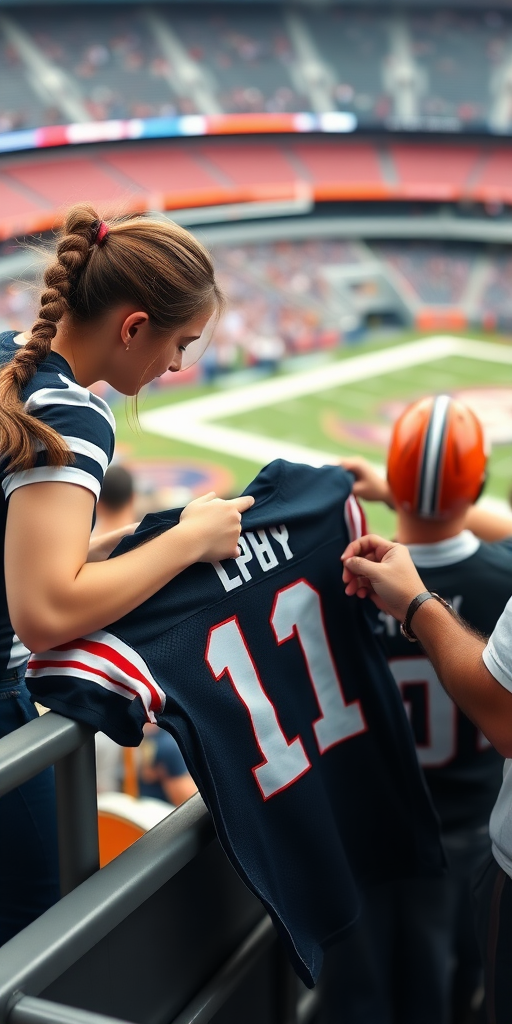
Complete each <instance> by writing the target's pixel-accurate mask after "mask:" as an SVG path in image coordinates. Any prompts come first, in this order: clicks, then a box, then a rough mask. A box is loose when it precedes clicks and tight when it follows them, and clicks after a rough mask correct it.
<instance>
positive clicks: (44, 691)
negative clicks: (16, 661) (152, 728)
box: [25, 629, 165, 747]
mask: <svg viewBox="0 0 512 1024" xmlns="http://www.w3.org/2000/svg"><path fill="white" fill-rule="evenodd" d="M25 678H26V682H27V686H28V689H29V691H30V693H31V695H32V698H33V700H36V701H39V703H40V704H42V705H43V707H47V708H50V709H51V710H52V711H58V712H59V714H61V715H66V716H67V717H68V718H74V719H76V720H77V721H79V722H85V723H86V724H87V725H92V726H93V728H95V729H100V730H101V732H104V733H106V734H107V736H110V738H111V739H112V740H114V742H115V743H120V744H121V746H125V747H132V746H133V747H135V746H138V745H139V743H140V742H141V740H142V737H143V727H144V724H145V722H152V723H154V724H156V721H157V716H158V715H159V714H161V713H162V712H163V710H164V708H165V693H164V691H163V689H162V688H161V686H160V685H159V683H158V682H157V680H156V679H155V678H154V676H153V674H152V672H151V669H150V667H149V665H148V663H147V662H146V661H145V660H144V658H143V657H142V656H141V655H140V654H138V653H137V651H135V650H134V649H133V647H130V646H129V644H126V643H124V641H123V640H120V639H119V638H118V637H116V636H115V635H114V634H112V633H109V632H107V631H106V630H103V629H102V630H98V632H96V633H90V634H89V635H88V636H85V637H81V638H80V639H78V640H73V641H71V642H70V643H66V644H61V645H60V646H59V647H55V648H54V649H52V650H50V651H44V652H41V653H40V654H32V655H31V657H30V659H29V663H28V667H27V672H26V677H25Z"/></svg>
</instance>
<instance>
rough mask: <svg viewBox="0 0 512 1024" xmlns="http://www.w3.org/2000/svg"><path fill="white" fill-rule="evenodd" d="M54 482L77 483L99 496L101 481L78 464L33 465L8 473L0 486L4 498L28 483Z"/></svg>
mask: <svg viewBox="0 0 512 1024" xmlns="http://www.w3.org/2000/svg"><path fill="white" fill-rule="evenodd" d="M41 483H55V484H77V485H78V486H79V487H85V488H86V489H87V490H88V491H92V493H93V494H94V495H95V497H96V498H99V495H100V490H101V483H100V481H99V480H97V479H96V477H95V476H92V474H91V473H86V472H85V470H83V469H79V468H78V466H35V467H34V469H24V470H22V471H21V472H19V473H9V474H8V476H6V477H5V478H4V479H3V480H2V487H3V489H4V494H5V497H6V499H7V498H8V497H9V495H10V494H12V492H13V491H16V490H17V489H18V487H26V486H27V485H28V484H41Z"/></svg>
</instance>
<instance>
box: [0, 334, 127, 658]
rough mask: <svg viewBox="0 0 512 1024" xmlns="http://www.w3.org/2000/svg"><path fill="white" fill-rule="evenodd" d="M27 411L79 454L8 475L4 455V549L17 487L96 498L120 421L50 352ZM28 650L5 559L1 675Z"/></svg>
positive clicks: (0, 534) (4, 339) (0, 582)
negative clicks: (80, 491) (10, 597)
mask: <svg viewBox="0 0 512 1024" xmlns="http://www.w3.org/2000/svg"><path fill="white" fill-rule="evenodd" d="M14 338H15V334H14V332H13V331H7V332H5V333H3V334H0V366H1V365H5V363H8V362H10V360H11V359H12V358H13V356H14V354H15V352H17V351H18V350H19V346H18V345H17V344H16V343H15V341H14ZM21 397H22V400H23V402H24V404H25V410H26V412H29V413H30V414H31V415H32V416H35V417H37V418H38V419H40V420H43V421H44V423H47V424H48V426H50V427H53V428H54V429H55V430H56V431H57V432H58V433H59V434H61V435H62V436H63V437H64V440H65V441H66V442H67V445H68V447H69V448H70V449H71V451H72V452H73V454H74V460H73V462H72V463H71V465H69V466H61V467H58V468H57V467H52V466H47V465H46V452H45V451H39V452H37V455H36V458H35V462H34V467H33V468H32V469H27V470H25V471H23V472H17V473H9V471H8V469H7V468H6V464H5V460H4V461H3V462H2V457H1V452H0V482H1V484H2V489H1V492H0V541H1V545H2V550H3V546H4V537H5V524H6V519H7V503H8V500H9V497H10V495H11V494H12V493H13V491H15V490H16V489H17V488H18V487H25V486H27V485H28V484H32V483H39V482H42V481H56V482H59V481H61V482H64V483H74V484H79V485H80V486H81V487H86V488H87V489H88V490H90V491H92V492H93V494H94V495H95V497H96V498H97V497H98V495H99V493H100V489H101V484H102V482H103V476H104V473H105V470H106V468H107V466H108V464H109V462H110V460H111V458H112V455H113V451H114V433H115V420H114V417H113V415H112V413H111V411H110V409H109V407H108V405H107V404H106V403H105V402H103V401H102V399H101V398H96V397H95V395H92V394H91V393H90V391H88V390H87V388H82V387H80V385H79V384H77V382H76V380H75V378H74V376H73V374H72V372H71V368H70V366H69V364H68V363H67V362H66V360H65V359H63V358H62V356H60V355H59V354H58V353H57V352H51V353H50V354H49V356H48V357H47V358H46V359H45V360H44V362H43V363H41V365H40V366H39V367H38V369H37V372H36V373H35V374H34V376H33V377H32V380H31V381H29V383H28V384H27V387H26V388H25V389H24V391H23V394H22V396H21ZM28 655H29V651H27V649H26V647H24V646H23V644H22V643H21V641H20V640H19V639H18V637H17V636H16V634H15V633H14V630H13V628H12V626H11V623H10V619H9V613H8V609H7V598H6V593H5V576H4V566H3V560H2V568H1V571H0V672H2V671H5V670H6V669H11V668H16V667H18V666H19V665H22V664H23V663H24V662H25V661H26V660H27V658H28Z"/></svg>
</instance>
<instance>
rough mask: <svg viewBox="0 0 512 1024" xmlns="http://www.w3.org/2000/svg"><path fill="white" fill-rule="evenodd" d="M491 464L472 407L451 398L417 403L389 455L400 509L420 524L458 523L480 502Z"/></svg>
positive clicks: (390, 475) (391, 483)
mask: <svg viewBox="0 0 512 1024" xmlns="http://www.w3.org/2000/svg"><path fill="white" fill-rule="evenodd" d="M486 462H487V456H486V451H485V442H484V435H483V430H482V425H481V423H480V420H479V419H478V418H477V416H475V414H474V412H472V410H471V409H470V408H469V407H468V406H467V405H465V404H464V403H463V402H459V401H457V400H456V399H453V398H449V397H448V395H438V396H437V397H435V398H432V397H430V398H422V399H420V401H418V402H413V404H412V405H409V406H408V407H407V409H405V411H404V412H403V413H402V415H401V416H400V417H399V418H398V420H397V421H396V423H395V425H394V428H393V434H392V437H391V444H390V447H389V452H388V483H389V486H390V489H391V493H392V495H393V498H394V501H395V505H396V507H397V509H402V510H403V511H404V512H407V513H409V514H412V515H414V516H418V517H420V518H421V519H437V520H440V519H441V520H443V519H444V520H446V519H454V518H456V517H457V516H460V515H461V514H463V512H464V511H465V509H466V508H467V507H468V506H469V505H472V504H473V502H475V501H476V500H477V498H478V496H479V494H480V492H481V490H482V487H483V485H484V482H485V467H486Z"/></svg>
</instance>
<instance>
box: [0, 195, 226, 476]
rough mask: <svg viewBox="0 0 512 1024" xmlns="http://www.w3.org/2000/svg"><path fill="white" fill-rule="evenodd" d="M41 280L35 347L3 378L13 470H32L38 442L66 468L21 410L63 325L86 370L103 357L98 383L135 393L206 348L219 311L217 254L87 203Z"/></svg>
mask: <svg viewBox="0 0 512 1024" xmlns="http://www.w3.org/2000/svg"><path fill="white" fill-rule="evenodd" d="M44 281H45V285H46V287H45V290H44V291H43V293H42V295H41V299H40V309H39V315H38V318H37V320H36V321H35V323H34V324H33V326H32V330H31V336H30V339H29V341H28V342H27V344H26V345H24V346H21V347H20V349H19V351H18V352H16V355H15V356H14V358H13V359H12V360H11V361H10V362H9V363H8V364H7V366H5V367H4V368H3V369H2V370H1V372H0V447H1V449H2V452H3V454H4V456H5V455H6V456H7V457H8V458H9V459H10V465H11V466H12V468H20V469H22V468H27V467H28V465H30V464H31V461H33V450H34V442H39V443H42V444H43V446H44V447H45V448H46V450H47V453H48V461H49V464H50V465H59V464H62V463H63V462H66V461H67V455H66V450H65V447H64V445H63V442H62V440H61V439H59V437H58V435H57V434H56V433H55V431H52V430H51V429H50V428H49V427H47V426H46V425H45V424H42V423H41V424H39V426H36V425H34V417H31V416H27V415H26V414H24V413H23V408H22V406H21V404H20V393H21V391H22V390H23V388H24V387H26V385H27V384H28V382H29V381H30V380H31V378H32V377H33V375H34V373H35V372H36V370H37V367H38V366H39V364H40V363H41V362H43V360H44V359H45V358H46V357H47V355H48V354H49V352H50V349H51V345H52V341H53V339H54V338H55V335H56V333H57V328H58V325H59V324H60V323H61V321H63V324H62V327H63V330H64V331H65V332H66V333H68V334H69V332H70V331H71V335H70V336H71V337H72V339H73V352H74V353H75V352H77V353H78V354H79V355H80V354H81V357H82V362H83V360H84V358H85V359H87V358H89V360H90V352H91V346H93V347H94V350H95V353H96V355H97V354H98V352H99V357H100V365H99V366H98V358H96V363H95V367H94V369H95V370H96V367H97V366H98V370H99V371H100V372H98V376H97V377H96V378H94V379H103V380H106V381H108V383H109V384H111V385H112V386H113V387H114V388H115V389H116V390H117V391H120V392H121V393H122V394H126V395H135V394H137V393H138V391H139V390H140V388H141V387H142V386H143V385H144V384H147V383H148V382H149V381H150V380H153V379H154V378H155V377H157V376H161V375H162V374H163V373H164V372H165V371H166V370H167V369H170V370H179V369H180V368H181V361H182V355H183V353H184V352H185V351H186V348H187V345H188V344H190V343H191V342H192V341H194V340H199V339H201V340H200V341H199V346H200V345H201V343H202V340H203V338H204V337H205V334H207V333H208V332H205V334H203V332H204V329H205V327H206V324H207V323H208V321H209V320H210V319H211V318H213V321H215V319H216V317H217V316H218V314H219V312H220V310H221V307H222V303H223V297H222V293H221V291H220V289H219V287H218V285H217V283H216V280H215V275H214V269H213V263H212V259H211V256H210V254H209V253H208V251H207V250H206V249H205V248H204V246H203V245H201V243H200V242H198V241H197V239H196V238H194V237H193V235H191V234H190V232H188V231H186V230H185V229H184V228H182V227H180V226H179V225H178V224H174V223H172V222H171V221H166V220H156V219H150V218H145V217H143V216H141V215H136V216H132V217H124V218H117V219H113V220H110V221H109V222H108V224H107V223H105V222H104V221H102V220H100V218H99V216H98V214H97V213H96V211H95V210H94V209H93V208H92V207H91V206H89V205H86V204H79V205H77V206H73V207H71V209H70V210H69V211H68V213H67V216H66V218H65V221H64V224H63V226H62V229H61V231H60V233H59V236H58V241H57V248H56V253H55V256H54V258H53V259H52V260H51V262H50V263H49V264H48V266H47V268H46V272H45V275H44ZM98 339H100V342H101V344H99V343H98ZM75 343H76V344H75ZM86 345H88V346H89V347H88V348H87V350H86V351H85V350H84V346H86ZM88 354H89V356H88ZM84 382H85V383H89V382H88V381H84ZM79 383H81V382H80V381H79ZM91 383H92V381H91ZM31 421H32V422H31ZM43 435H44V436H43ZM20 453H21V454H20Z"/></svg>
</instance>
